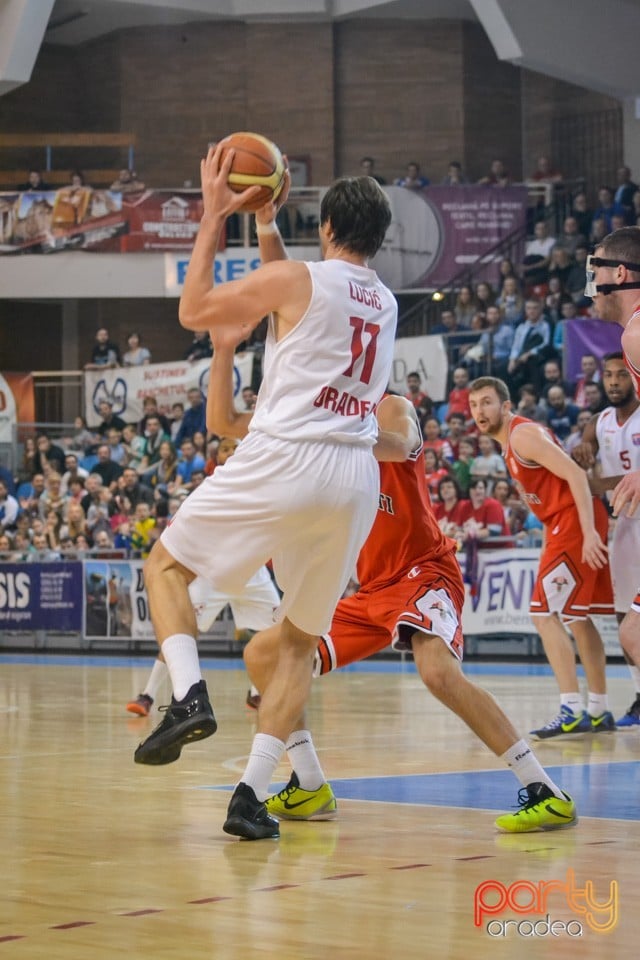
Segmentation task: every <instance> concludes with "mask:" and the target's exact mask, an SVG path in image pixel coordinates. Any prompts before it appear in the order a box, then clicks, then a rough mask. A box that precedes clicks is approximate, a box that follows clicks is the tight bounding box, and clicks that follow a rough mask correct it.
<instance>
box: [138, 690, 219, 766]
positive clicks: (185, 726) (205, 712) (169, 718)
mask: <svg viewBox="0 0 640 960" xmlns="http://www.w3.org/2000/svg"><path fill="white" fill-rule="evenodd" d="M160 711H161V712H162V713H164V719H163V720H162V722H161V723H160V724H159V725H158V726H157V727H156V729H155V730H154V731H153V732H152V733H150V734H149V736H148V737H147V739H146V740H143V741H142V743H141V744H140V745H139V747H138V749H137V750H136V752H135V754H134V757H133V759H134V760H135V762H136V763H147V764H151V765H153V766H160V765H162V764H164V763H173V761H174V760H177V759H178V757H179V756H180V752H181V750H182V748H183V746H184V745H185V743H192V742H193V741H195V740H204V739H205V738H206V737H210V736H211V735H212V734H213V733H215V732H216V730H217V729H218V724H217V723H216V718H215V717H214V715H213V708H212V706H211V704H210V702H209V695H208V693H207V685H206V683H205V681H204V680H200V682H199V683H194V684H193V686H192V687H191V688H190V690H189V692H188V693H187V695H186V697H185V698H184V700H179V701H178V700H174V698H173V697H172V698H171V703H170V704H169V705H168V706H166V707H160Z"/></svg>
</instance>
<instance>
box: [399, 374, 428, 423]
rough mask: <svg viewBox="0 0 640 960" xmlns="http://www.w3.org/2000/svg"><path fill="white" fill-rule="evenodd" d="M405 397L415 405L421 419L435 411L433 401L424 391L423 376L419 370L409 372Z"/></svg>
mask: <svg viewBox="0 0 640 960" xmlns="http://www.w3.org/2000/svg"><path fill="white" fill-rule="evenodd" d="M405 398H406V399H407V400H409V402H410V403H412V404H413V405H414V407H415V408H416V411H417V413H418V416H419V417H420V419H421V420H422V419H424V417H429V416H431V414H432V413H433V402H432V400H431V397H430V396H429V394H428V393H425V392H424V391H423V389H422V377H421V376H420V374H419V373H418V371H417V370H413V371H412V372H411V373H408V374H407V393H405Z"/></svg>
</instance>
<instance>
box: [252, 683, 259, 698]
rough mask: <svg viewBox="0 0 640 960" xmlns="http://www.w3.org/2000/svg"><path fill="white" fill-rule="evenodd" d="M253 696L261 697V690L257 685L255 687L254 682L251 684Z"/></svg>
mask: <svg viewBox="0 0 640 960" xmlns="http://www.w3.org/2000/svg"><path fill="white" fill-rule="evenodd" d="M251 696H252V697H259V696H260V691H259V690H258V688H257V687H254V685H253V684H251Z"/></svg>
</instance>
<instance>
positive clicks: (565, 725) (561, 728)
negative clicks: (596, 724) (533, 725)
mask: <svg viewBox="0 0 640 960" xmlns="http://www.w3.org/2000/svg"><path fill="white" fill-rule="evenodd" d="M612 719H613V718H612ZM591 732H592V726H591V717H590V716H589V714H588V713H587V711H586V710H581V711H580V713H574V712H573V710H572V709H571V707H567V706H565V705H564V704H563V705H562V706H561V707H560V713H559V714H558V716H557V717H556V718H555V720H552V721H551V722H550V723H547V724H546V726H544V727H540V728H539V729H538V730H531V731H530V733H531V736H533V737H535V738H536V739H537V740H548V739H550V738H551V737H562V736H565V735H566V734H575V733H591Z"/></svg>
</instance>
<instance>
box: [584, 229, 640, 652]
mask: <svg viewBox="0 0 640 960" xmlns="http://www.w3.org/2000/svg"><path fill="white" fill-rule="evenodd" d="M585 295H586V296H588V297H592V298H593V304H594V307H595V308H596V311H597V315H598V317H600V319H601V320H607V321H609V322H610V323H617V324H619V325H620V326H621V327H622V328H623V329H622V339H621V346H622V352H623V355H624V362H625V364H626V366H627V368H628V370H629V373H630V375H631V379H632V380H633V386H634V389H635V392H636V394H637V395H638V396H640V227H621V228H620V229H619V230H614V232H613V233H610V234H608V236H606V237H605V238H604V240H602V241H601V242H600V243H599V244H598V246H597V247H596V249H595V253H594V255H593V256H592V257H589V258H588V260H587V285H586V287H585ZM638 505H640V471H638V470H630V471H629V472H628V473H627V474H625V476H624V477H623V478H622V480H621V481H620V482H619V483H618V485H617V486H616V488H615V489H614V491H613V497H612V499H611V507H612V509H613V513H614V515H615V516H616V517H619V516H621V514H622V512H623V511H624V512H625V513H626V515H627V516H628V517H632V516H634V515H635V513H636V510H637V508H638ZM636 590H640V578H639V580H638V582H637V584H636ZM620 645H621V647H622V649H623V650H624V652H625V655H626V657H627V662H628V663H630V664H632V665H633V666H635V667H640V592H638V593H636V596H635V598H634V600H633V603H632V605H631V607H630V608H629V611H628V612H627V614H626V616H625V618H624V620H623V621H622V623H621V624H620Z"/></svg>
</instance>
